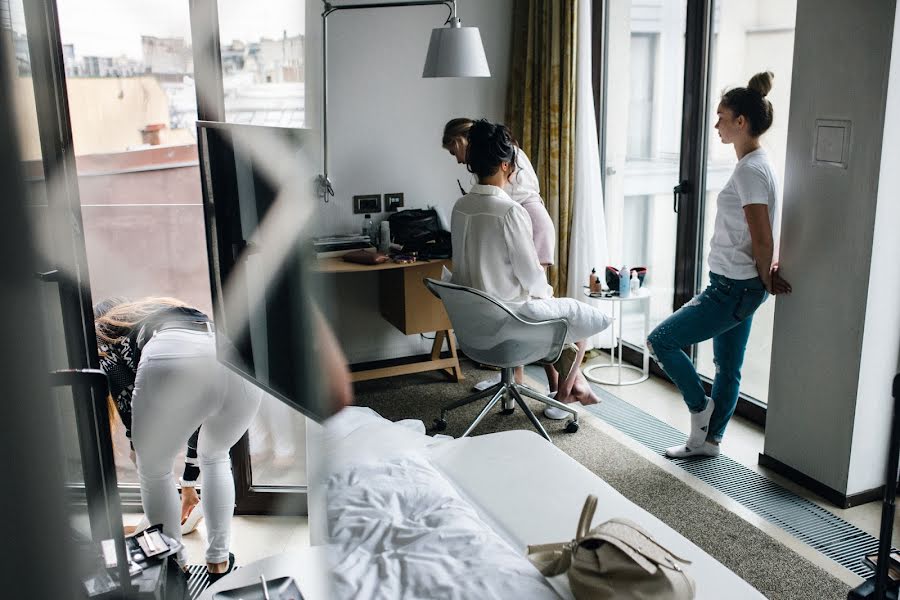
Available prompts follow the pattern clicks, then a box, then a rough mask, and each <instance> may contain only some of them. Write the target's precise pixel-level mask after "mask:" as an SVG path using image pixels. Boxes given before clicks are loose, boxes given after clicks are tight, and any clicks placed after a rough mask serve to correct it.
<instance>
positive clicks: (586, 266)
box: [566, 0, 613, 348]
mask: <svg viewBox="0 0 900 600" xmlns="http://www.w3.org/2000/svg"><path fill="white" fill-rule="evenodd" d="M577 39H578V48H577V53H576V61H577V62H576V67H575V72H576V83H575V85H576V89H575V186H574V192H575V198H574V201H573V206H572V230H571V232H570V234H569V235H570V242H569V282H568V289H567V290H566V292H567V295H568V296H569V297H570V298H575V299H576V300H581V301H584V302H592V301H591V300H588V299H587V298H586V297H585V296H584V286H585V285H587V281H588V275H589V274H590V272H591V269H593V268H596V269H597V273H598V274H599V275H600V276H601V277H603V272H604V269H605V268H606V264H607V262H608V257H609V251H608V249H607V243H606V219H605V217H604V214H603V183H602V179H601V178H600V169H601V165H600V142H599V140H598V139H597V120H596V118H595V116H594V93H593V86H592V84H591V72H592V71H591V0H578V36H577ZM598 306H599V308H601V309H602V310H608V308H609V303H608V302H604V303H601V304H599V305H598ZM612 329H613V328H612V327H610V328H609V329H607V330H606V331H604V332H602V333H600V334H597V335H595V336H593V337H591V338H590V339H588V340H587V346H588V348H608V347H610V346H611V345H612V337H611V336H612V334H611V331H612Z"/></svg>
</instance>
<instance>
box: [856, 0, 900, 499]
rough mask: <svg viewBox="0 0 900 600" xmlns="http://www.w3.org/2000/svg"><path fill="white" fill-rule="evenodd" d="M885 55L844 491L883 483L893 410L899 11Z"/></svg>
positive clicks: (898, 292)
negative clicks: (867, 265) (869, 245)
mask: <svg viewBox="0 0 900 600" xmlns="http://www.w3.org/2000/svg"><path fill="white" fill-rule="evenodd" d="M891 56H892V57H893V58H892V60H891V72H890V77H889V80H888V92H887V102H886V103H885V106H886V110H885V113H884V139H883V141H882V146H881V174H880V176H879V178H878V206H877V208H876V210H875V233H874V236H873V238H874V239H873V242H872V245H873V246H874V248H875V251H874V252H873V253H872V267H871V269H870V274H869V294H868V298H869V306H868V309H867V311H866V323H865V330H864V334H863V349H862V361H861V362H862V364H861V366H860V372H859V386H858V388H857V394H856V397H857V399H858V400H857V403H856V416H855V419H854V423H853V446H852V449H851V453H850V472H849V476H848V481H847V487H848V489H850V490H866V489H871V488H874V487H878V486H879V485H882V484H883V483H884V470H885V468H886V464H887V463H886V461H887V440H888V438H889V436H890V421H889V419H888V415H890V414H891V411H892V410H893V403H892V402H891V382H892V378H891V377H890V374H892V373H896V372H897V371H898V368H900V360H898V359H900V263H898V262H897V259H898V257H900V235H897V227H898V226H900V170H898V168H897V167H898V165H900V147H898V145H897V140H898V139H900V11H897V12H896V14H895V16H894V44H893V51H892V52H891ZM898 418H900V415H898Z"/></svg>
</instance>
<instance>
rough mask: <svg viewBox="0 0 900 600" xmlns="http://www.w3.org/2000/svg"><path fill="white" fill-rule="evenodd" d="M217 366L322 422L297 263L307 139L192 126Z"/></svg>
mask: <svg viewBox="0 0 900 600" xmlns="http://www.w3.org/2000/svg"><path fill="white" fill-rule="evenodd" d="M197 142H198V149H199V156H200V173H201V179H202V188H203V202H204V220H205V223H206V240H207V252H208V258H209V268H210V282H211V288H212V297H213V313H214V320H215V325H216V341H217V347H218V348H217V350H218V357H219V360H220V361H221V362H223V363H224V364H225V365H227V366H228V367H230V368H231V369H233V370H235V371H237V372H238V373H239V374H241V375H242V376H244V377H245V378H247V379H248V380H250V381H252V382H253V383H255V384H256V385H258V386H259V387H261V388H262V389H264V390H266V391H267V392H269V393H271V394H272V395H274V396H275V397H277V398H279V399H280V400H282V401H283V402H285V403H287V404H288V405H290V406H291V407H293V408H295V409H297V410H299V411H300V412H302V413H303V414H304V415H306V416H308V417H311V418H313V419H315V420H317V421H321V419H322V418H324V417H325V416H327V415H326V410H325V403H324V402H323V401H322V394H320V393H319V390H318V389H317V383H318V378H317V377H316V376H315V373H316V370H317V366H316V364H315V357H314V356H313V319H312V312H311V311H312V291H311V289H310V287H309V283H308V279H307V275H306V268H305V263H306V261H307V260H308V259H309V251H308V249H309V244H308V242H306V239H307V238H306V236H305V234H304V232H305V231H308V228H309V226H310V220H311V219H312V212H313V211H314V210H315V206H316V204H315V199H314V193H313V192H314V191H313V181H314V176H315V169H314V167H313V164H314V163H313V161H312V160H311V159H310V156H311V153H312V150H313V148H314V146H313V144H315V143H316V141H315V138H314V136H313V134H312V133H311V132H309V131H308V130H303V129H288V128H281V127H262V126H257V125H239V124H231V123H217V122H205V121H198V123H197Z"/></svg>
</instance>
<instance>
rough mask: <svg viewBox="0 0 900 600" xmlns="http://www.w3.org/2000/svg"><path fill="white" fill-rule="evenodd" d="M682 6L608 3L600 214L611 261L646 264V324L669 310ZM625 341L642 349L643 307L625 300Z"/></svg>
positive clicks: (623, 0) (627, 0)
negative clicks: (603, 213)
mask: <svg viewBox="0 0 900 600" xmlns="http://www.w3.org/2000/svg"><path fill="white" fill-rule="evenodd" d="M685 14H686V4H685V2H662V1H660V0H653V1H647V0H633V1H632V0H610V1H609V8H608V18H609V23H610V25H609V27H608V32H609V33H608V42H607V44H608V51H607V54H608V58H607V62H606V69H607V75H606V77H607V81H608V84H607V101H606V105H605V114H604V115H603V116H602V117H603V123H602V126H603V127H604V128H605V131H606V148H605V150H606V157H607V158H606V165H605V174H606V184H605V196H604V197H605V209H606V220H607V235H608V239H609V251H610V264H612V265H613V266H615V267H621V266H622V265H623V264H626V265H628V266H629V267H636V266H642V267H647V269H648V273H647V277H646V279H645V285H647V286H648V287H649V288H650V289H651V291H652V297H651V300H650V303H651V307H650V320H651V322H650V327H651V328H652V327H654V326H655V325H656V324H657V323H659V322H660V321H662V320H663V319H665V318H666V317H667V316H669V315H670V314H671V313H672V302H673V297H674V279H675V260H674V256H675V241H676V226H677V222H676V215H675V213H673V211H672V185H673V182H677V180H678V166H679V155H680V143H681V104H682V80H683V73H684V27H685ZM623 308H624V319H625V320H624V332H623V336H624V339H625V341H626V342H628V343H631V344H635V345H640V344H643V341H644V328H643V320H642V317H641V311H642V309H643V307H642V306H640V303H626V304H625V305H623Z"/></svg>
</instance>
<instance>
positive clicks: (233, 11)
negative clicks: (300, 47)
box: [9, 0, 317, 59]
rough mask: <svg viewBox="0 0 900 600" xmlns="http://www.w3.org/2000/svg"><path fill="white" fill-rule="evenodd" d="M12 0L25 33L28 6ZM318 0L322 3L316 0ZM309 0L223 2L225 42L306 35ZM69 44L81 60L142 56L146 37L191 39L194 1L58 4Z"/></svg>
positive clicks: (65, 0)
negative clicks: (189, 11) (285, 32)
mask: <svg viewBox="0 0 900 600" xmlns="http://www.w3.org/2000/svg"><path fill="white" fill-rule="evenodd" d="M28 1H29V0H9V4H10V13H11V17H12V22H13V28H14V29H16V30H17V31H20V32H22V31H24V30H25V26H24V24H25V18H24V15H23V9H22V6H23V2H28ZM310 1H317V0H310ZM305 4H306V0H219V22H220V29H221V33H220V35H221V39H222V43H223V44H227V43H229V42H231V40H234V39H239V40H244V41H254V40H258V39H259V38H261V37H268V38H280V37H281V35H282V32H283V31H284V30H285V29H286V30H287V32H288V35H296V34H298V33H303V31H304V20H305V14H304V11H305V8H304V7H305ZM57 6H58V8H59V28H60V32H61V33H62V39H63V43H64V44H74V45H75V54H77V55H78V56H85V55H96V56H120V55H122V54H125V55H127V56H130V57H131V58H137V59H139V58H141V36H142V35H153V36H157V37H183V38H185V39H190V37H191V23H190V16H189V13H188V0H57Z"/></svg>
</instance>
